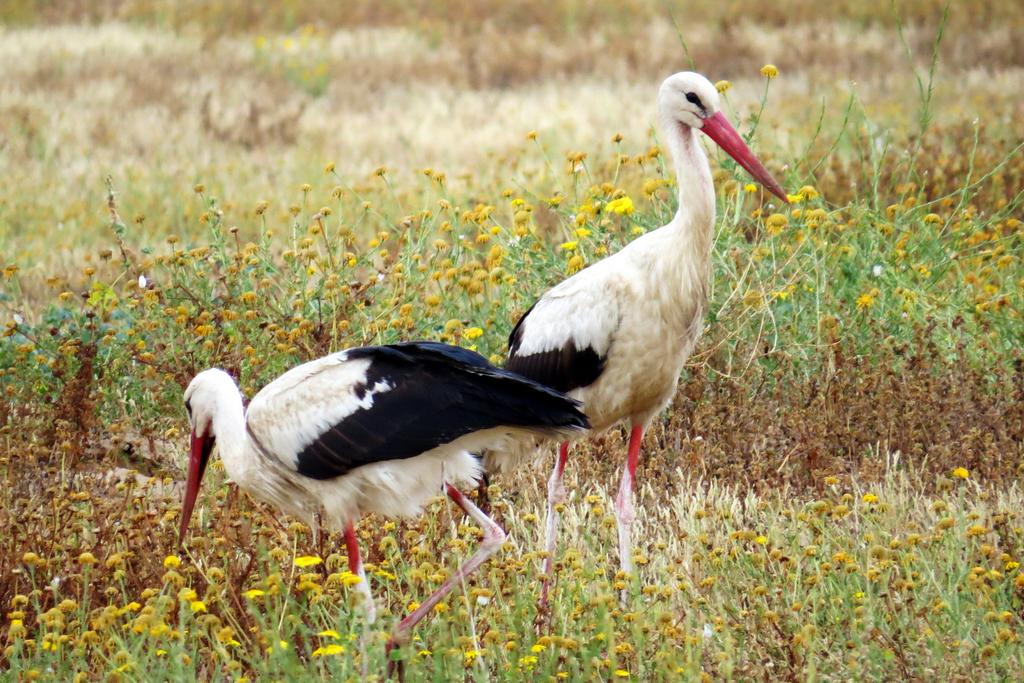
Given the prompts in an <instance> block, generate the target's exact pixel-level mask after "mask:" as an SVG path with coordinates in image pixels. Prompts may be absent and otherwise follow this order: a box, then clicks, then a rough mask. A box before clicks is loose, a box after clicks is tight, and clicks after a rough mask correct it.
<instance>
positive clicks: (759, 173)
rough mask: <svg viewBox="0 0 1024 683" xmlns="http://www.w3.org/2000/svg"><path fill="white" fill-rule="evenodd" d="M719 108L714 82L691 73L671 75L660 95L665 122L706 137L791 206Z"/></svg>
mask: <svg viewBox="0 0 1024 683" xmlns="http://www.w3.org/2000/svg"><path fill="white" fill-rule="evenodd" d="M718 106H719V100H718V90H716V89H715V86H714V85H712V84H711V81H709V80H708V79H706V78H704V77H703V76H701V75H700V74H698V73H694V72H692V71H683V72H681V73H677V74H672V75H671V76H669V77H668V78H666V79H665V81H664V82H663V83H662V84H661V89H660V90H659V91H658V111H659V112H660V114H661V117H662V118H663V119H664V120H665V121H666V122H668V123H669V124H670V125H672V124H675V125H681V126H687V127H689V128H694V129H696V130H699V131H701V132H702V133H704V134H705V135H707V136H708V137H709V138H711V139H712V140H714V141H715V144H717V145H718V146H719V147H721V148H722V149H723V150H725V152H726V154H728V155H729V156H731V157H732V158H733V159H735V160H736V163H738V164H739V165H740V166H742V167H743V168H745V169H746V171H747V173H749V174H750V175H752V176H753V177H754V179H755V180H757V181H758V182H759V183H761V184H762V185H764V186H765V188H767V189H768V191H769V192H771V193H772V194H774V195H775V196H776V197H778V198H779V199H781V200H782V201H784V202H786V203H787V204H788V203H789V199H788V198H787V197H786V193H785V191H784V190H783V189H782V186H781V185H779V184H778V183H777V182H776V181H775V178H773V177H772V176H771V174H770V173H768V171H767V170H766V169H765V167H764V165H763V164H761V162H760V161H759V160H758V158H757V157H756V156H754V153H753V152H751V151H750V148H749V147H747V144H746V143H745V142H743V138H741V137H740V135H739V133H737V132H736V129H735V128H733V127H732V124H730V123H729V121H728V120H727V119H726V118H725V116H724V115H723V114H722V112H721V111H719V108H718Z"/></svg>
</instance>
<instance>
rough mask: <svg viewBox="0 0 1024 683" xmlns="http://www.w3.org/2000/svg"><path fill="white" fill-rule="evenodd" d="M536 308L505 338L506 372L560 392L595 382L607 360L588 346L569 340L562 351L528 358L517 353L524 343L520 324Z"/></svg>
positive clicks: (552, 350)
mask: <svg viewBox="0 0 1024 683" xmlns="http://www.w3.org/2000/svg"><path fill="white" fill-rule="evenodd" d="M536 305H537V304H536V302H535V303H534V304H533V306H530V308H529V310H528V311H526V313H524V314H523V315H522V317H521V318H519V321H518V322H516V326H515V327H513V328H512V333H511V334H510V335H509V337H508V360H507V361H506V362H505V369H507V370H511V371H512V372H515V373H517V374H520V375H522V376H523V377H529V378H530V379H532V380H534V381H537V382H540V383H541V384H546V385H547V386H549V387H551V388H552V389H554V390H556V391H561V392H567V391H572V390H573V389H579V388H581V387H585V386H589V385H591V384H593V383H594V382H596V381H597V378H598V377H600V376H601V373H602V372H604V365H605V361H606V358H605V357H603V356H601V355H600V354H598V353H597V351H595V350H594V348H593V347H591V346H587V347H585V348H582V349H581V348H577V346H576V342H575V341H573V340H572V339H571V338H570V339H569V340H568V341H567V342H566V343H565V345H564V346H562V347H561V348H557V349H551V350H549V351H542V352H539V353H531V354H529V355H520V354H519V347H520V345H521V344H522V343H523V323H524V322H525V321H526V318H527V316H529V315H530V311H532V310H533V308H534V306H536Z"/></svg>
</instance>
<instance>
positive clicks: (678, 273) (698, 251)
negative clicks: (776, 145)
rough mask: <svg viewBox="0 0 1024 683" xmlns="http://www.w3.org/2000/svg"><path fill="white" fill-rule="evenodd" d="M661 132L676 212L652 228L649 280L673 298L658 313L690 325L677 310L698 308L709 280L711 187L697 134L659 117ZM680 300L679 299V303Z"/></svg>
mask: <svg viewBox="0 0 1024 683" xmlns="http://www.w3.org/2000/svg"><path fill="white" fill-rule="evenodd" d="M662 130H663V131H664V134H665V139H666V141H667V143H668V147H669V150H670V151H671V153H672V159H673V161H674V162H675V171H676V183H677V185H678V188H679V208H678V209H677V210H676V214H675V216H674V217H673V218H672V221H671V222H670V223H669V224H668V225H666V226H664V227H663V228H661V229H660V230H657V231H656V233H660V234H661V236H660V237H659V238H657V243H658V244H657V247H656V248H657V249H658V250H659V255H658V258H655V259H652V261H651V266H652V271H653V272H652V273H651V275H652V276H653V278H654V281H655V282H657V283H658V286H659V287H664V286H669V287H671V288H673V289H674V290H675V291H676V292H678V294H677V295H676V296H673V297H669V298H668V300H669V301H671V302H673V303H672V307H671V308H672V310H668V311H665V312H664V313H663V315H665V316H668V317H669V318H670V319H678V322H679V323H680V324H689V321H690V320H691V319H692V315H691V313H692V312H691V311H683V310H679V309H678V307H677V306H676V303H677V302H678V301H680V300H683V301H689V302H693V303H694V304H696V305H697V306H698V307H699V308H700V309H701V310H702V309H703V306H704V302H705V301H706V300H707V296H708V287H709V281H710V278H711V244H712V240H713V239H714V231H715V186H714V183H713V181H712V179H711V168H710V167H709V166H708V158H707V156H706V155H705V154H704V150H703V148H702V147H701V145H700V142H699V141H698V140H697V131H695V130H694V129H693V128H691V127H690V126H686V125H683V124H680V123H679V121H678V120H676V119H675V118H671V119H670V118H668V117H663V118H662ZM680 297H681V299H680Z"/></svg>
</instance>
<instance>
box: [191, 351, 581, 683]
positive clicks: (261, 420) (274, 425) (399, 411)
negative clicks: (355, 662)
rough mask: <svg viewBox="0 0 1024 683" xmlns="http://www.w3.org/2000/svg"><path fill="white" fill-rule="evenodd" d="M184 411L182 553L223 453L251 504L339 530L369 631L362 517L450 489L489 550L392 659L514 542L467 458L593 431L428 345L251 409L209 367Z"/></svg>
mask: <svg viewBox="0 0 1024 683" xmlns="http://www.w3.org/2000/svg"><path fill="white" fill-rule="evenodd" d="M185 407H186V409H187V411H188V415H189V422H190V424H191V428H192V443H191V456H190V459H189V467H188V483H187V486H186V490H185V501H184V505H183V508H182V517H181V528H180V532H179V543H182V542H183V541H184V538H185V532H186V530H187V529H188V523H189V518H190V517H191V515H192V510H193V508H194V506H195V502H196V496H197V493H198V491H199V485H200V482H201V480H202V477H203V472H204V471H205V470H206V464H207V462H208V461H209V458H210V453H211V451H212V449H213V446H214V444H215V443H216V444H217V448H218V452H219V454H220V458H221V460H222V461H223V463H224V469H225V470H226V471H227V474H228V476H229V477H230V478H231V480H232V481H234V482H235V483H236V484H238V485H239V486H240V487H241V488H243V489H245V490H246V491H248V492H249V493H250V494H251V495H253V496H254V497H255V498H258V499H260V500H263V501H265V502H268V503H271V504H272V505H276V506H277V507H279V508H281V509H283V510H284V511H286V512H287V513H289V514H291V515H294V516H295V517H298V518H300V519H303V520H305V521H307V522H308V523H309V524H310V526H311V527H314V528H315V527H316V525H317V524H318V519H321V520H323V521H324V523H325V525H326V526H328V527H330V528H334V529H337V530H343V531H344V534H345V543H346V546H347V550H348V565H349V570H350V571H351V572H352V573H353V574H356V575H358V576H359V577H360V578H361V579H362V581H360V582H359V583H358V584H357V586H358V587H359V589H360V591H361V592H362V594H363V597H364V602H365V610H366V622H367V624H372V623H373V621H374V618H375V610H374V604H373V598H372V595H371V593H370V588H369V586H368V585H367V583H366V575H365V572H364V571H363V565H362V562H361V560H360V558H359V546H358V544H357V541H356V534H355V529H354V526H353V524H354V522H355V521H356V520H357V519H358V518H359V517H361V516H362V515H364V514H367V513H370V512H376V513H378V514H381V515H385V516H388V517H409V516H414V515H416V514H419V513H420V511H421V510H422V509H423V506H424V505H425V503H426V502H427V500H429V499H430V498H431V497H433V496H435V495H436V494H438V493H440V492H441V491H444V492H445V493H446V494H447V495H448V497H449V498H451V499H452V501H454V502H455V504H456V505H458V506H459V507H460V508H462V510H463V511H464V512H465V513H466V514H467V515H468V516H469V517H471V518H472V519H473V520H474V521H475V522H476V523H477V524H478V525H479V526H480V528H481V529H482V530H483V532H484V536H483V541H482V544H481V546H480V548H479V549H478V550H477V552H476V553H475V554H474V555H473V556H472V557H471V558H470V559H469V560H468V561H467V562H466V563H465V564H463V565H462V566H461V567H460V568H459V569H458V570H457V571H456V572H455V573H454V574H452V576H451V577H449V578H448V580H447V581H445V582H444V583H443V584H442V585H441V586H440V587H439V588H438V589H437V590H436V591H434V592H433V593H432V594H431V595H430V596H429V597H428V598H426V599H425V600H424V601H423V603H422V604H421V605H420V606H419V607H418V608H417V609H416V610H414V611H413V612H412V614H410V615H408V616H407V617H405V618H404V619H402V620H401V621H400V622H399V623H398V624H397V625H396V626H395V628H394V630H393V632H392V635H391V639H390V640H389V641H388V647H387V650H388V652H390V651H391V649H392V648H394V647H395V646H398V645H401V644H402V643H403V642H404V641H406V640H407V639H408V636H409V634H410V633H411V631H412V629H413V627H415V625H416V624H417V623H418V622H419V621H420V620H421V619H422V618H423V617H424V616H425V615H427V614H428V613H429V612H430V610H431V609H433V607H434V605H436V604H437V603H438V602H440V601H441V599H442V598H443V597H444V596H445V595H447V594H448V593H449V592H450V591H451V590H452V588H453V587H454V586H455V585H457V584H458V583H459V582H460V581H462V580H463V579H464V578H465V577H466V576H468V575H469V574H470V573H472V572H473V571H474V570H475V569H476V568H477V567H479V566H480V565H481V564H482V563H483V562H485V561H486V560H487V558H489V557H490V556H491V555H492V554H493V553H494V552H495V551H496V550H497V549H498V547H500V546H501V544H502V543H503V542H504V540H505V532H504V531H503V530H502V529H501V527H499V526H498V525H497V524H496V523H495V522H494V521H493V520H492V519H491V518H490V517H488V516H487V515H485V514H484V513H483V512H481V511H480V509H479V508H477V507H476V506H475V505H474V504H473V503H472V502H470V501H469V500H468V499H467V498H466V497H465V496H464V495H463V494H462V492H461V491H460V490H459V488H458V486H460V485H462V484H465V483H467V482H473V481H475V480H476V479H477V478H478V476H479V474H480V472H479V461H478V460H477V458H476V457H475V456H473V455H471V454H470V453H471V452H472V451H474V450H479V449H480V448H481V447H482V446H484V445H485V444H489V443H492V442H494V440H495V439H498V440H501V439H522V438H524V437H525V436H530V435H534V436H542V435H543V436H548V437H561V438H566V437H568V436H569V435H571V434H572V433H574V432H579V431H582V430H585V429H586V428H587V427H588V426H589V425H588V423H587V420H586V417H584V415H583V414H582V413H581V412H580V410H579V404H578V403H577V402H576V401H574V400H572V399H569V398H567V397H565V396H563V395H562V394H560V393H558V392H556V391H554V390H552V389H550V388H548V387H546V386H544V385H542V384H540V383H538V382H536V381H533V380H529V379H525V378H523V377H520V376H518V375H516V374H514V373H512V372H509V371H507V370H500V369H498V368H495V367H494V366H492V365H491V364H490V363H488V362H487V361H486V360H485V359H484V358H483V357H482V356H480V355H478V354H476V353H473V352H472V351H468V350H465V349H460V348H457V347H453V346H447V345H445V344H438V343H432V342H413V343H406V344H395V345H391V346H371V347H363V348H356V349H350V350H347V351H341V352H339V353H335V354H333V355H330V356H327V357H325V358H321V359H319V360H315V361H312V362H309V363H306V364H304V365H300V366H298V367H296V368H293V369H292V370H289V371H288V372H286V373H285V374H283V375H281V376H280V377H279V378H277V379H276V380H274V381H273V382H271V383H270V384H268V385H267V386H266V387H264V388H263V390H262V391H260V392H259V393H258V394H256V396H255V397H254V398H253V399H252V402H251V403H250V404H249V407H248V410H246V409H245V408H243V405H242V395H241V393H240V392H239V390H238V386H237V385H236V384H235V381H234V380H233V379H232V378H231V376H230V375H228V374H227V373H226V372H224V371H223V370H217V369H210V370H205V371H203V372H201V373H199V374H198V375H196V377H195V378H194V379H193V380H192V382H191V383H190V384H189V386H188V388H187V389H186V390H185ZM390 666H391V665H390V662H389V669H390Z"/></svg>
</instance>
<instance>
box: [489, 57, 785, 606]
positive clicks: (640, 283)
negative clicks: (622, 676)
mask: <svg viewBox="0 0 1024 683" xmlns="http://www.w3.org/2000/svg"><path fill="white" fill-rule="evenodd" d="M658 114H659V118H660V123H661V128H662V130H663V134H664V138H665V140H666V141H667V143H668V147H669V149H670V150H671V153H672V157H673V158H674V160H675V171H676V181H677V184H678V187H679V208H678V210H677V211H676V214H675V216H674V217H673V218H672V221H671V222H670V223H669V224H668V225H665V226H663V227H661V228H659V229H657V230H653V231H651V232H650V233H648V234H646V235H643V236H642V237H639V238H637V239H635V240H633V242H631V243H630V244H629V245H627V246H626V247H625V248H623V249H622V250H621V251H619V252H618V253H616V254H614V255H612V256H609V257H608V258H606V259H604V260H602V261H599V262H598V263H595V264H594V265H592V266H590V267H588V268H585V269H584V270H581V271H580V272H579V273H577V274H575V275H573V276H572V277H570V278H569V279H568V280H565V281H564V282H562V283H561V284H559V285H558V286H556V287H555V288H553V289H551V290H550V291H548V292H547V293H545V294H544V295H543V296H542V297H541V298H540V299H539V300H538V301H537V302H536V303H534V304H533V306H532V307H531V308H530V310H528V311H527V312H526V313H525V314H524V315H523V316H522V318H520V319H519V322H517V323H516V325H515V328H514V329H513V330H512V334H511V335H510V337H509V356H508V362H507V363H506V366H505V367H506V368H507V369H509V370H512V371H513V372H516V373H519V374H521V375H523V376H525V377H529V378H531V379H534V380H537V381H539V382H543V383H544V384H546V385H548V386H549V387H552V388H553V389H556V390H558V391H561V392H565V393H568V395H569V396H572V397H574V398H577V399H579V400H580V401H582V402H583V405H584V412H585V413H586V415H587V417H588V418H589V420H590V424H591V429H592V431H593V432H594V433H598V434H599V433H601V432H604V431H605V430H607V429H608V428H610V427H611V426H613V425H615V424H616V423H618V422H620V421H622V420H628V421H629V424H630V425H631V427H632V430H631V432H630V437H629V454H628V456H627V460H626V466H625V469H624V471H623V473H622V481H621V484H620V486H619V492H618V495H617V497H616V500H615V511H616V517H617V520H618V531H619V561H620V565H621V568H622V571H624V572H626V573H627V574H628V573H630V572H631V571H632V568H633V561H632V541H631V533H632V525H633V522H634V520H635V518H636V513H635V511H634V506H633V486H634V480H635V477H636V467H637V461H638V459H639V456H640V443H641V441H642V439H643V435H644V430H645V428H646V427H647V425H648V424H649V423H650V421H651V419H652V418H653V417H654V416H655V415H657V414H658V413H659V412H660V411H661V410H662V409H663V408H664V407H665V406H666V405H667V404H668V402H669V401H670V400H671V399H672V397H673V395H674V394H675V392H676V385H677V383H678V381H679V375H680V372H681V371H682V369H683V364H684V363H685V362H686V359H687V358H688V357H689V355H690V353H691V351H692V350H693V348H694V346H695V345H696V343H697V340H698V338H699V337H700V334H701V331H702V329H703V320H704V311H705V309H706V307H707V300H708V288H709V283H710V278H711V246H712V242H713V240H714V228H715V187H714V184H713V182H712V179H711V169H710V167H709V166H708V160H707V157H706V156H705V154H704V150H703V149H702V147H701V145H700V142H699V141H698V135H697V132H698V131H700V132H702V133H704V134H706V135H707V136H708V137H710V138H711V139H712V140H714V141H715V142H716V143H717V144H718V145H719V146H720V147H721V148H722V149H724V150H725V151H726V152H727V153H728V154H729V155H730V156H731V157H732V158H733V159H735V160H736V161H737V162H738V163H739V164H740V165H741V166H742V167H743V168H745V169H746V170H747V171H748V172H749V173H750V174H751V175H752V176H753V177H754V178H755V179H757V180H758V181H760V182H761V183H762V184H763V185H764V186H765V187H766V188H768V190H770V191H771V192H772V193H773V194H775V195H776V196H778V197H779V199H781V200H782V201H783V202H787V203H788V199H787V198H786V194H785V192H784V191H783V190H782V188H781V187H780V186H779V184H778V183H777V182H775V180H774V179H773V178H772V177H771V175H770V174H769V173H768V171H766V170H765V168H764V166H763V165H761V162H760V161H758V159H757V158H756V157H755V156H754V155H753V153H752V152H751V151H750V149H748V148H747V145H746V144H745V143H744V142H743V139H742V138H741V137H740V136H739V134H738V133H737V132H736V130H735V129H734V128H733V127H732V126H731V125H730V124H729V122H728V121H727V120H726V118H725V117H724V116H723V115H722V113H721V112H720V111H719V101H718V92H717V91H716V90H715V86H713V85H712V84H711V83H710V82H709V81H708V80H707V79H706V78H704V76H701V75H700V74H696V73H690V72H686V73H677V74H674V75H672V76H670V77H668V78H667V79H666V80H665V81H664V82H663V83H662V85H661V89H660V90H659V92H658ZM518 450H519V453H520V454H522V455H526V454H528V453H530V452H532V451H530V450H529V449H518ZM568 450H569V444H568V442H565V443H562V445H561V448H560V449H559V453H558V459H557V460H556V462H555V467H554V471H553V472H552V474H551V478H550V479H549V481H548V508H547V514H548V520H547V551H548V553H547V558H546V560H545V564H544V576H545V579H544V585H543V588H542V592H541V599H540V607H541V614H542V615H543V614H544V611H545V610H546V603H547V592H548V581H549V579H550V574H551V567H552V563H553V556H554V551H555V547H556V544H557V531H558V516H557V515H558V513H557V511H556V509H555V506H556V505H557V504H558V503H559V502H561V501H563V500H564V498H565V487H564V485H563V483H562V473H563V471H564V469H565V463H566V460H567V457H568ZM503 455H504V456H505V457H502V456H503ZM507 456H508V453H504V454H503V453H502V452H501V451H500V450H496V449H492V450H489V451H487V452H486V453H485V455H484V463H485V468H486V469H487V470H488V471H489V472H494V471H502V470H503V469H508V468H509V467H510V466H511V462H510V459H509V458H508V457H507ZM513 460H514V458H513Z"/></svg>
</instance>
